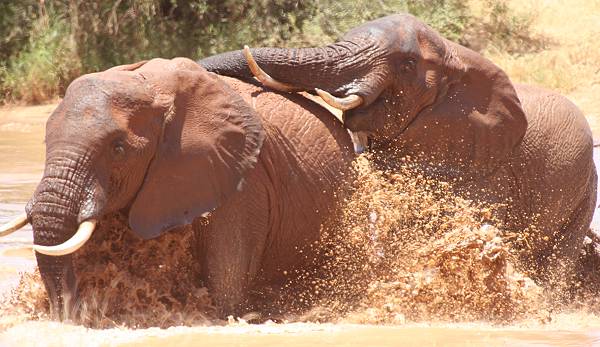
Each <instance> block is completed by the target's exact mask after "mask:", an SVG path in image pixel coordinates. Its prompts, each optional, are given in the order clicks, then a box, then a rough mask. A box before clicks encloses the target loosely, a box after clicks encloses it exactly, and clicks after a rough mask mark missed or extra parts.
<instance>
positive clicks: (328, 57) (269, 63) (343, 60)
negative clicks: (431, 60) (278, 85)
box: [198, 40, 380, 95]
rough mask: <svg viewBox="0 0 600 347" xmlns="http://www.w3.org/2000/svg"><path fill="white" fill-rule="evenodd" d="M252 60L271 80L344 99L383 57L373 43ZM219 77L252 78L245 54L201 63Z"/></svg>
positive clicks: (255, 52)
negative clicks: (322, 91) (377, 58)
mask: <svg viewBox="0 0 600 347" xmlns="http://www.w3.org/2000/svg"><path fill="white" fill-rule="evenodd" d="M250 52H251V54H252V56H253V57H254V59H255V60H256V63H257V64H258V66H260V67H261V68H262V69H263V70H264V71H265V72H266V73H267V74H268V75H269V76H271V77H272V78H273V79H275V80H277V81H281V82H284V83H288V82H289V83H291V84H293V86H294V87H297V88H298V89H300V90H310V91H312V90H314V89H315V88H319V89H323V90H326V91H328V92H330V93H333V94H338V95H345V94H347V93H356V92H359V91H361V90H362V89H363V88H361V85H360V84H361V83H362V82H363V81H361V80H360V78H357V76H366V75H367V74H368V73H369V72H370V71H372V69H373V68H372V65H371V64H372V63H373V61H374V60H376V57H378V56H379V55H380V54H379V53H380V52H379V50H378V47H377V46H376V45H374V43H373V41H372V40H355V41H354V42H350V41H339V42H335V43H333V44H330V45H327V46H323V47H316V48H290V49H287V48H253V49H251V50H250ZM198 63H199V64H200V65H202V66H203V67H204V68H206V69H207V70H208V71H211V72H215V73H217V74H221V75H226V76H232V77H240V78H252V76H253V74H252V72H251V71H250V69H249V67H248V64H247V62H246V58H245V57H244V54H243V51H242V50H239V51H232V52H227V53H223V54H219V55H215V56H212V57H208V58H205V59H202V60H200V61H199V62H198Z"/></svg>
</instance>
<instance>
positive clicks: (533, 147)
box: [199, 14, 597, 279]
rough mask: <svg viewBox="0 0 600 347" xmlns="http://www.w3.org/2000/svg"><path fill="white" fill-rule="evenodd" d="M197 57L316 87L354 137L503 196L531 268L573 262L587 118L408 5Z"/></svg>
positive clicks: (580, 219)
mask: <svg viewBox="0 0 600 347" xmlns="http://www.w3.org/2000/svg"><path fill="white" fill-rule="evenodd" d="M244 53H245V54H246V56H244ZM247 59H248V62H249V63H247V62H246V60H247ZM199 63H200V65H202V66H204V67H205V68H206V69H207V70H209V71H214V72H217V73H219V74H223V75H229V76H237V77H249V76H252V73H251V72H250V69H249V66H248V65H249V64H250V68H251V69H253V71H254V75H256V76H257V78H259V79H260V80H261V81H263V83H264V84H266V85H268V86H271V87H272V88H275V89H279V90H285V91H296V90H305V91H312V90H316V91H317V93H318V94H319V95H321V96H322V97H323V99H324V100H325V101H327V102H328V103H330V104H331V105H332V106H334V107H337V108H339V109H342V110H343V111H344V115H343V120H344V124H345V125H346V127H347V128H348V129H349V130H351V131H353V132H355V136H353V138H355V139H357V140H358V141H359V142H360V143H359V144H358V145H359V147H361V146H362V147H364V146H365V145H367V139H368V141H369V142H370V148H371V149H372V150H373V152H375V153H386V154H387V155H388V156H389V155H392V156H393V158H396V159H393V160H392V161H394V160H396V161H397V159H398V158H400V157H405V156H410V157H412V158H416V159H417V161H418V163H419V164H420V166H421V168H422V169H423V170H424V171H425V172H426V173H428V174H430V175H432V176H434V177H437V178H441V179H443V180H446V181H451V182H454V183H455V186H457V187H459V188H460V189H458V190H460V191H461V192H463V193H464V194H468V196H469V197H471V198H476V199H477V200H479V201H484V202H493V203H497V202H500V203H504V204H507V208H506V210H505V213H504V214H503V215H502V216H501V218H500V219H501V220H502V222H503V223H504V224H505V226H506V227H509V228H511V229H518V230H523V229H525V228H529V229H532V230H533V232H532V233H531V234H524V235H530V236H525V238H526V240H525V244H526V245H527V247H528V250H527V251H526V252H525V253H526V257H527V258H528V260H529V261H531V262H532V265H534V266H535V268H536V271H538V273H539V275H540V277H542V278H547V277H548V276H549V275H550V273H551V272H554V270H556V269H558V270H560V272H559V274H558V276H559V277H561V275H560V273H564V271H573V270H574V268H573V266H575V265H576V264H575V263H577V261H575V259H576V258H577V257H578V255H579V251H580V248H581V245H582V241H583V239H584V235H585V234H586V232H587V231H588V230H589V225H590V221H591V219H592V215H593V211H594V205H595V200H596V185H597V183H596V180H597V178H596V168H595V166H594V162H593V160H592V147H593V144H592V134H591V131H590V128H589V126H588V124H587V122H586V120H585V118H584V117H583V115H582V113H581V111H580V110H579V109H577V107H576V106H574V105H573V104H572V103H571V102H570V101H569V100H567V99H566V98H565V97H563V96H561V95H558V94H556V93H553V92H551V91H547V90H544V89H541V88H537V87H533V86H525V85H514V84H513V83H511V81H510V80H509V78H508V76H507V75H506V74H505V73H504V72H503V71H502V70H501V69H500V68H499V67H498V66H496V65H494V64H493V63H492V62H491V61H489V60H488V59H486V58H484V57H483V56H481V55H480V54H478V53H476V52H474V51H472V50H470V49H468V48H466V47H463V46H461V45H459V44H456V43H454V42H451V41H449V40H447V39H445V38H443V37H441V36H440V35H439V34H438V33H437V32H436V31H434V30H433V29H432V28H430V27H429V26H427V25H426V24H424V23H422V22H421V21H419V20H418V19H416V18H415V17H413V16H411V15H408V14H398V15H391V16H388V17H383V18H380V19H377V20H374V21H371V22H368V23H365V24H364V25H361V26H359V27H357V28H355V29H353V30H351V31H349V32H348V33H347V34H346V35H344V36H343V38H342V39H341V40H339V41H338V42H335V43H333V44H330V45H327V46H324V47H317V48H301V49H282V48H258V49H253V50H247V51H244V52H242V51H234V52H228V53H224V54H220V55H217V56H213V57H209V58H206V59H203V60H200V61H199ZM392 164H393V163H392ZM561 279H562V278H561Z"/></svg>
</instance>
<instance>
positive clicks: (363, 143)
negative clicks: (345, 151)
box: [348, 129, 369, 154]
mask: <svg viewBox="0 0 600 347" xmlns="http://www.w3.org/2000/svg"><path fill="white" fill-rule="evenodd" d="M348 133H349V134H350V138H351V139H352V144H353V145H354V152H355V153H356V154H361V153H363V152H364V151H365V150H366V149H367V148H369V136H368V135H367V133H366V132H364V131H356V132H355V131H350V130H349V129H348Z"/></svg>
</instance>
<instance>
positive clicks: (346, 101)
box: [315, 88, 363, 111]
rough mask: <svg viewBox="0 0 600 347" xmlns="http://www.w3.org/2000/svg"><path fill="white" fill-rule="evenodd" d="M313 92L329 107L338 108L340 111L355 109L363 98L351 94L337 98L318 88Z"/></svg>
mask: <svg viewBox="0 0 600 347" xmlns="http://www.w3.org/2000/svg"><path fill="white" fill-rule="evenodd" d="M315 91H316V92H317V94H319V96H320V97H321V98H322V99H323V100H324V101H325V102H326V103H327V104H329V106H331V107H335V108H338V109H340V110H342V111H348V110H351V109H353V108H357V107H358V106H360V105H362V103H363V98H362V96H360V95H356V94H351V95H348V96H346V97H344V98H338V97H336V96H333V95H331V94H329V93H328V92H326V91H324V90H322V89H319V88H316V89H315Z"/></svg>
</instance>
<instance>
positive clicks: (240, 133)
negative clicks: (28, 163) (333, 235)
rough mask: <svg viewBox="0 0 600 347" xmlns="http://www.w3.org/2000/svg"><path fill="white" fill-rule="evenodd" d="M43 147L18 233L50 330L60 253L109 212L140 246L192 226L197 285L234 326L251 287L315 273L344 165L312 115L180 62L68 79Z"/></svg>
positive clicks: (334, 130)
mask: <svg viewBox="0 0 600 347" xmlns="http://www.w3.org/2000/svg"><path fill="white" fill-rule="evenodd" d="M46 147H47V153H46V167H45V173H44V176H43V178H42V180H41V182H40V184H39V185H38V187H37V190H36V192H35V194H34V196H33V198H32V200H31V201H30V203H29V204H28V205H27V208H26V210H27V216H26V218H24V221H29V222H30V223H31V224H32V226H33V230H34V243H35V245H34V249H35V250H36V251H37V252H36V257H37V260H38V265H39V268H40V272H41V275H42V280H43V282H44V284H45V287H46V289H47V292H48V295H49V298H50V303H51V305H50V306H51V311H52V315H53V316H54V317H55V318H60V319H65V318H72V317H74V315H76V314H77V310H78V307H77V288H76V278H75V273H76V272H75V271H74V269H73V259H72V254H73V252H76V251H77V249H78V248H79V247H81V246H82V245H83V244H84V243H85V242H86V241H87V239H89V237H91V235H92V232H93V231H94V227H95V225H96V221H98V220H100V219H101V218H102V217H103V216H106V215H108V214H110V213H113V212H117V211H121V212H123V213H124V214H125V215H126V216H128V219H129V225H130V227H131V230H132V231H133V232H134V233H136V234H137V235H138V236H140V237H142V238H145V239H149V238H154V237H158V236H160V235H161V234H163V233H165V232H170V231H171V230H172V229H175V228H177V227H179V226H181V225H186V224H191V223H192V222H194V221H196V222H194V223H193V225H194V227H195V231H196V232H197V233H198V237H197V238H196V239H197V240H198V245H197V247H198V252H197V254H198V258H199V259H198V261H199V262H201V265H202V269H203V271H202V273H203V275H202V277H203V278H202V280H204V283H205V284H206V285H207V286H208V287H209V290H210V291H211V294H212V296H213V297H214V300H215V303H216V304H217V306H218V307H219V309H220V312H221V313H222V314H229V313H234V312H235V311H236V310H237V309H238V308H239V305H240V304H241V303H243V302H244V300H245V298H246V296H247V295H246V294H247V292H248V290H250V289H251V288H253V286H255V285H257V283H260V284H262V285H280V284H283V283H284V282H285V281H286V280H287V279H289V275H290V274H291V273H293V272H294V271H296V270H298V271H301V270H306V269H307V268H308V267H310V266H314V265H315V263H316V260H315V257H316V251H315V249H314V246H315V242H317V241H318V240H319V238H320V236H321V234H320V233H321V226H322V224H323V223H325V222H326V221H327V220H328V219H329V218H332V216H333V215H334V213H335V211H336V210H337V209H336V208H335V206H336V204H337V203H338V199H339V198H341V197H342V196H343V191H341V190H340V189H339V188H342V189H344V187H346V186H347V185H345V184H343V183H342V182H344V180H345V179H351V178H350V175H351V172H352V170H351V161H352V160H353V158H354V153H353V151H352V143H351V141H350V138H349V136H348V133H347V131H346V130H345V129H344V128H343V126H342V125H341V124H340V123H339V122H338V121H337V120H336V119H335V118H334V117H333V116H332V115H331V114H329V113H328V112H327V111H326V110H324V109H323V108H322V107H320V106H318V105H317V104H315V103H313V102H311V101H309V100H307V99H305V98H303V97H301V96H298V95H290V96H282V95H279V94H276V93H272V92H268V91H265V90H264V89H263V88H261V87H257V86H255V85H252V84H248V83H245V82H241V81H238V80H234V79H231V78H223V77H219V76H217V75H215V74H212V73H208V72H206V71H205V70H204V69H202V68H201V67H199V66H198V65H197V64H196V63H195V62H193V61H191V60H188V59H183V58H176V59H173V60H164V59H154V60H151V61H148V62H140V63H137V64H132V65H125V66H119V67H115V68H112V69H109V70H107V71H104V72H100V73H94V74H89V75H85V76H82V77H80V78H79V79H77V80H76V81H74V82H73V83H72V84H71V85H70V86H69V88H68V90H67V92H66V95H65V98H64V99H63V100H62V102H61V103H60V104H59V106H58V107H57V109H56V110H55V111H54V112H53V114H52V115H51V116H50V118H49V120H48V122H47V127H46ZM202 220H204V221H203V222H198V221H202ZM13 224H14V223H13ZM22 224H23V223H21V222H20V221H19V222H18V223H17V224H15V225H17V226H21V225H22ZM78 226H79V228H78ZM15 228H16V227H14V225H13V226H8V227H3V228H2V231H6V232H10V231H12V230H14V229H15ZM4 229H6V230H4Z"/></svg>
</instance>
